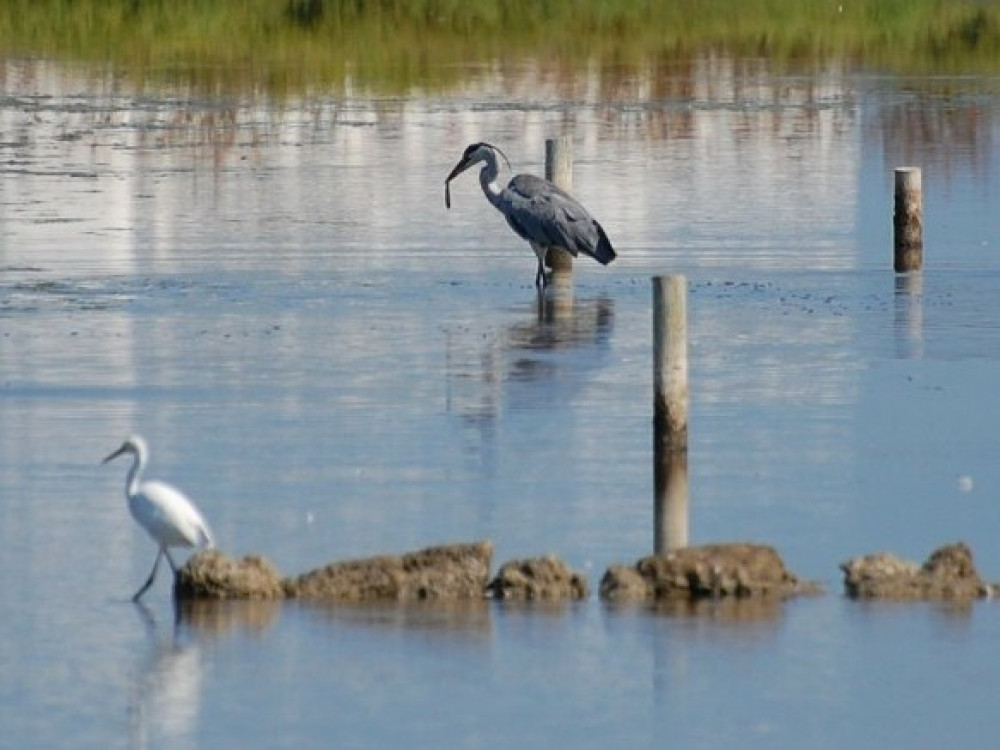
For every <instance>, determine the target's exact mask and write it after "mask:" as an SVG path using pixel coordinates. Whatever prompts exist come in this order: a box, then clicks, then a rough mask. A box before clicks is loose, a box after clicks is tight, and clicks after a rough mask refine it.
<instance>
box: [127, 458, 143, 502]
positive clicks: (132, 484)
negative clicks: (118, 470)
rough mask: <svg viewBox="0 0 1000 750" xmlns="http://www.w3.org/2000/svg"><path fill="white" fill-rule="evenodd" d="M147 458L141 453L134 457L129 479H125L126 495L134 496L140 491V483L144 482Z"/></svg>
mask: <svg viewBox="0 0 1000 750" xmlns="http://www.w3.org/2000/svg"><path fill="white" fill-rule="evenodd" d="M145 463H146V457H145V456H143V455H142V454H141V453H135V454H133V456H132V468H131V469H129V470H128V477H127V478H126V479H125V493H126V495H128V496H130V497H131V496H132V495H134V494H136V493H137V492H138V491H139V482H141V481H142V469H143V467H144V466H145Z"/></svg>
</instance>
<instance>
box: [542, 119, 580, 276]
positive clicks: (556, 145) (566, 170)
mask: <svg viewBox="0 0 1000 750" xmlns="http://www.w3.org/2000/svg"><path fill="white" fill-rule="evenodd" d="M545 179H546V180H548V181H549V182H551V183H553V184H554V185H555V186H556V187H558V188H560V189H562V190H565V191H566V192H567V193H568V192H570V191H572V190H573V141H572V139H570V138H569V137H567V136H562V137H561V138H547V139H545ZM545 265H546V266H548V267H549V268H551V269H552V272H553V274H570V273H572V272H573V256H572V255H570V254H569V253H567V252H566V251H565V250H551V249H550V250H549V252H548V254H547V255H546V257H545Z"/></svg>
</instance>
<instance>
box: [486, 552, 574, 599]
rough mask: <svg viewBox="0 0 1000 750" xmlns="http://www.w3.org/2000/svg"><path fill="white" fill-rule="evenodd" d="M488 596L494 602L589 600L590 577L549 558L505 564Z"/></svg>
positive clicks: (490, 584) (488, 590)
mask: <svg viewBox="0 0 1000 750" xmlns="http://www.w3.org/2000/svg"><path fill="white" fill-rule="evenodd" d="M486 593H487V594H488V595H489V596H492V597H493V598H494V599H517V600H524V601H530V600H535V599H544V600H548V601H561V600H567V599H586V598H587V597H588V596H590V586H589V584H588V583H587V579H586V577H584V576H583V575H581V574H580V573H575V572H573V571H572V570H570V569H569V567H568V566H567V565H566V563H564V562H563V561H562V560H560V559H559V558H558V557H554V556H552V555H549V556H547V557H536V558H531V559H526V560H511V561H510V562H508V563H504V564H503V565H501V566H500V570H499V571H497V574H496V576H495V577H494V578H493V580H492V581H490V583H489V585H488V586H487V587H486Z"/></svg>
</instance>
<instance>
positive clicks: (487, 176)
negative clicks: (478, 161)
mask: <svg viewBox="0 0 1000 750" xmlns="http://www.w3.org/2000/svg"><path fill="white" fill-rule="evenodd" d="M499 174H500V168H499V167H498V166H497V158H496V156H494V155H493V153H492V152H490V153H488V155H487V157H486V161H485V163H484V164H483V168H482V169H480V170H479V184H480V185H482V188H483V192H484V193H485V194H486V199H487V200H488V201H489V202H490V203H492V204H493V205H494V206H496V207H497V208H500V194H501V192H502V189H501V187H500V185H499V183H497V176H498V175H499Z"/></svg>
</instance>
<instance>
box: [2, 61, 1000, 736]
mask: <svg viewBox="0 0 1000 750" xmlns="http://www.w3.org/2000/svg"><path fill="white" fill-rule="evenodd" d="M5 75H6V80H5V82H4V83H5V86H4V98H3V99H2V100H0V133H2V136H0V141H2V143H0V156H2V159H0V161H2V167H0V168H2V169H3V171H4V180H3V181H2V183H0V514H2V523H0V535H2V538H0V571H3V572H2V573H0V600H2V601H3V602H4V604H3V605H2V607H3V613H4V617H3V619H4V623H5V629H6V633H7V637H6V638H4V639H2V641H0V673H2V674H3V675H4V677H3V679H2V680H0V698H2V700H0V726H3V727H4V739H3V740H2V741H0V742H2V743H10V744H11V746H24V745H26V744H37V745H39V746H43V745H44V746H59V745H62V746H79V745H81V744H86V745H97V746H108V747H115V746H123V745H129V746H153V747H156V746H170V747H175V746H187V745H190V746H212V745H218V744H221V743H223V742H225V743H227V744H243V745H255V746H262V747H263V746H267V747H270V746H283V745H288V746H297V747H301V746H313V745H315V746H320V745H322V746H329V745H330V744H331V742H332V743H333V744H336V745H338V746H346V747H355V746H356V747H362V746H387V745H404V744H406V745H418V746H419V745H425V746H429V745H434V746H445V745H451V746H497V745H501V746H546V747H548V746H551V744H552V742H553V741H555V740H556V739H558V740H560V741H562V740H565V741H566V742H568V743H572V744H574V745H577V746H594V747H606V746H607V745H609V744H611V743H623V744H628V745H631V746H635V745H639V746H642V745H652V744H654V743H655V744H662V741H663V739H664V737H670V738H671V739H675V740H676V742H677V744H684V745H686V746H691V747H728V746H732V745H734V744H736V743H741V744H744V745H748V746H761V747H765V746H766V747H775V746H785V747H832V746H837V747H840V746H897V747H921V746H937V745H941V744H943V743H944V742H949V743H952V744H960V745H966V746H967V745H974V744H977V741H979V739H980V737H981V736H984V735H985V732H987V731H989V730H990V729H991V725H990V722H989V717H990V715H991V712H990V704H989V703H988V701H989V700H990V699H991V696H992V695H993V694H995V691H996V689H997V687H1000V684H998V682H1000V680H998V679H997V677H996V674H997V670H996V669H995V668H994V667H995V665H996V664H997V657H998V655H1000V654H998V648H997V646H996V645H995V644H996V643H997V642H998V641H997V638H996V631H997V630H998V627H997V623H998V622H1000V620H998V616H997V613H996V612H995V611H994V605H993V604H991V603H979V604H977V605H975V606H973V607H971V608H967V609H955V608H949V607H939V606H923V605H909V606H892V605H881V606H867V605H861V604H857V603H852V602H849V601H845V600H844V599H842V598H841V597H840V596H839V577H838V571H837V567H836V566H837V564H838V563H839V562H840V561H841V560H843V559H844V558H846V557H848V556H850V555H854V554H861V553H865V552H869V551H874V550H880V549H888V550H892V551H895V552H898V553H900V554H903V555H906V556H909V557H913V558H920V559H922V558H923V557H924V556H926V555H927V554H928V553H929V552H930V551H931V549H933V548H934V547H935V546H937V545H939V544H942V543H944V542H948V541H952V540H955V539H963V540H966V541H967V542H969V544H970V545H971V546H972V547H973V549H974V550H975V552H976V555H977V562H978V563H979V565H980V567H981V569H982V570H983V572H984V573H985V574H986V575H987V576H988V577H990V576H991V577H993V578H1000V573H998V571H1000V552H998V551H997V549H996V546H995V544H993V540H994V539H995V538H996V536H997V531H998V526H1000V523H998V516H997V511H996V507H995V502H994V499H993V498H994V496H995V495H996V488H997V486H998V484H1000V476H998V474H1000V469H998V468H997V464H996V461H995V448H994V444H995V432H996V431H995V429H994V424H995V419H996V411H997V409H996V401H995V395H994V391H995V383H996V382H997V380H998V376H1000V371H998V370H1000V367H998V363H1000V330H998V329H1000V326H998V323H997V320H1000V316H998V313H1000V303H998V300H1000V294H998V292H1000V253H998V248H997V245H996V242H997V238H998V237H1000V219H998V214H997V212H996V211H995V206H996V203H997V196H998V194H1000V181H998V167H1000V164H998V161H1000V156H998V152H997V151H996V149H995V148H994V147H993V146H994V144H995V142H996V139H997V136H998V130H1000V125H998V123H1000V116H998V100H997V99H996V96H995V93H994V92H993V91H992V89H991V87H992V88H995V81H990V80H985V81H984V80H980V79H966V80H962V79H956V80H951V81H940V80H899V79H893V78H879V77H871V76H856V75H852V74H849V73H847V72H843V71H837V70H832V71H829V72H827V73H825V74H822V75H818V76H812V77H785V78H776V77H774V76H771V75H769V74H768V72H767V69H766V66H761V65H736V64H733V63H732V62H727V61H722V60H710V61H704V62H702V63H700V64H699V65H697V66H695V70H694V73H693V75H692V78H691V80H690V81H686V82H685V83H686V84H688V85H685V86H677V87H671V86H667V87H665V90H666V91H668V92H670V91H675V90H676V91H683V92H685V93H684V94H683V95H680V94H676V95H674V94H669V93H668V94H666V95H663V96H661V97H659V98H657V97H654V96H653V95H651V94H649V93H648V89H649V87H644V86H642V85H641V84H642V82H637V83H636V84H635V86H634V88H626V89H625V90H624V91H621V92H616V93H615V94H614V95H613V96H612V95H608V94H607V92H601V91H598V90H596V88H594V87H590V88H588V87H587V86H586V85H583V84H580V85H579V88H578V89H576V90H574V91H572V92H566V91H564V90H562V89H561V88H560V87H559V86H558V85H556V84H555V83H551V82H548V81H547V80H546V79H545V78H544V76H540V75H538V73H537V71H533V70H532V69H530V68H529V69H526V70H525V71H524V72H523V78H521V79H510V78H499V77H498V78H491V77H490V76H489V75H487V74H484V75H483V77H482V78H481V79H477V80H474V81H473V82H472V83H470V84H469V87H468V89H467V90H464V91H463V92H461V93H459V94H455V95H454V96H452V97H443V98H438V99H422V98H419V97H414V98H408V99H399V100H379V101H369V100H365V99H356V100H346V101H328V100H324V99H322V98H318V99H315V100H309V101H306V102H303V103H301V105H284V106H283V107H282V108H280V109H278V108H276V107H273V106H269V105H268V104H267V103H258V102H253V101H247V102H239V101H235V102H234V101H224V102H203V101H192V100H188V99H185V98H184V97H183V96H182V95H180V94H177V93H175V92H163V93H162V94H159V95H156V96H153V95H150V94H148V93H145V94H142V95H139V94H134V93H131V92H129V91H128V90H127V89H126V88H124V87H122V86H120V85H115V86H110V85H109V84H108V83H107V82H106V81H104V80H100V79H97V80H95V79H92V78H90V77H88V76H87V75H86V73H85V72H83V71H78V70H73V69H69V68H65V67H59V66H54V65H50V64H45V63H33V64H30V65H29V64H23V65H20V66H18V65H9V66H8V67H7V68H5ZM654 88H656V87H654ZM656 90H664V89H663V87H660V88H657V89H656ZM644 92H645V93H644ZM562 132H570V133H572V135H573V139H574V151H575V157H576V167H575V186H576V187H575V191H574V192H576V193H577V194H578V195H579V197H580V198H581V199H582V200H583V202H584V203H585V204H586V205H588V206H589V207H590V208H591V209H592V210H593V211H594V213H595V214H597V216H598V218H600V220H601V221H602V223H603V224H604V226H605V228H606V229H607V230H608V232H609V234H610V235H611V236H612V239H613V240H614V242H615V244H616V246H617V247H618V249H619V253H620V258H619V260H618V261H616V262H615V263H614V264H613V265H612V266H610V267H608V268H606V269H602V268H600V267H598V266H597V265H596V264H592V263H589V262H582V261H581V262H579V263H578V264H577V273H576V279H575V288H574V294H573V298H572V300H571V305H569V306H559V305H553V304H544V303H543V304H541V305H540V303H539V301H538V300H537V298H536V295H535V291H534V289H533V287H532V280H533V276H534V260H533V257H532V255H531V253H530V251H529V250H528V248H527V247H525V246H523V244H522V243H520V241H519V240H517V239H516V238H515V237H514V236H513V235H512V234H511V233H510V232H509V230H508V229H507V228H506V226H505V224H504V222H503V220H502V219H501V218H500V217H499V216H498V215H496V214H495V212H494V211H493V209H492V208H491V207H490V206H489V205H488V204H487V203H486V201H485V200H483V198H482V196H481V195H479V188H478V185H477V184H476V181H475V179H474V177H472V176H468V177H463V178H461V179H460V180H458V181H457V182H455V183H454V184H453V185H452V200H453V203H452V210H451V211H450V212H449V211H446V210H445V207H444V196H443V189H442V188H443V178H444V176H445V175H446V174H447V172H448V170H449V169H450V168H451V166H452V165H453V164H454V162H455V161H456V160H457V159H458V157H459V155H460V153H461V149H462V148H463V147H464V145H465V144H466V143H468V142H471V141H475V140H489V141H492V142H496V143H498V144H499V145H501V146H502V148H504V150H505V151H506V152H507V154H508V155H509V156H510V157H511V159H512V160H513V161H514V164H515V168H516V169H518V170H526V171H538V172H540V171H541V163H540V162H541V159H542V155H543V153H544V148H543V147H544V139H545V138H546V137H550V136H552V135H557V134H560V133H562ZM904 163H907V164H910V163H912V164H917V165H920V166H922V167H923V169H924V185H925V193H926V198H925V201H926V203H925V211H926V215H925V240H926V251H925V253H926V269H925V271H924V272H923V274H922V275H921V276H920V277H918V278H916V279H911V280H909V281H904V280H901V279H897V278H896V277H895V276H894V275H893V274H892V272H891V268H890V266H891V236H890V231H891V191H892V168H893V167H894V166H897V165H902V164H904ZM659 273H684V274H686V275H687V276H688V278H689V280H690V300H689V315H690V319H691V378H692V415H691V419H692V423H691V448H690V494H691V507H692V510H691V538H692V541H693V542H702V541H716V540H726V539H750V540H759V541H766V542H769V543H772V544H774V545H775V546H777V547H778V549H779V550H780V551H781V553H782V554H783V556H784V557H785V559H786V561H787V562H788V564H789V566H790V567H791V568H792V569H793V570H794V571H795V572H796V573H798V574H800V575H803V576H806V577H809V578H814V579H819V580H821V581H823V582H824V583H826V584H827V586H828V589H829V594H828V595H827V596H825V597H822V598H819V599H809V600H806V601H800V602H793V603H789V604H786V605H784V606H777V607H763V608H761V607H734V606H732V605H731V604H729V603H722V604H719V605H706V606H704V607H700V608H699V610H698V611H697V612H696V613H691V612H688V611H676V610H673V611H671V610H660V611H649V610H647V609H644V608H616V607H607V606H604V605H602V604H600V603H599V602H597V601H596V600H591V601H588V602H584V603H581V604H577V605H572V606H566V607H553V608H544V607H535V608H530V607H529V608H523V607H512V606H505V605H481V606H480V605H476V606H463V607H436V606H417V607H401V608H400V607H375V608H350V607H347V608H344V607H340V608H338V607H310V606H302V605H284V606H277V607H274V606H264V605H244V604H238V605H218V606H211V605H209V606H204V607H197V608H194V609H193V610H190V611H184V612H182V613H181V617H180V620H179V621H178V622H177V623H176V624H175V621H174V619H175V618H174V612H173V611H172V608H171V606H170V604H169V603H168V593H167V583H166V576H164V577H163V579H162V580H161V581H159V582H158V584H157V585H156V586H155V587H154V589H153V590H152V591H151V592H150V593H149V595H147V604H148V609H144V608H137V607H134V606H133V605H131V604H130V603H128V601H127V598H128V595H129V594H130V593H131V592H132V591H133V590H134V589H135V588H136V587H138V585H139V583H140V582H141V581H142V580H143V577H144V576H145V575H146V573H147V570H148V566H149V565H150V564H151V563H152V558H153V555H154V549H153V548H152V545H151V543H150V542H149V541H148V540H147V539H145V538H143V536H142V535H141V533H140V532H139V531H138V530H137V529H136V528H135V526H134V523H133V522H132V521H131V519H130V518H129V516H128V513H127V511H126V510H125V508H124V503H123V499H124V498H123V497H122V486H123V478H124V473H125V470H126V467H125V465H123V464H122V465H119V464H112V465H110V466H104V467H102V466H99V465H98V462H99V461H100V459H101V458H102V457H103V456H105V455H107V454H108V453H109V452H110V451H111V450H113V449H114V448H115V447H116V446H117V445H118V444H119V443H120V441H121V440H122V439H123V437H124V436H125V435H127V434H128V433H129V432H132V431H141V432H142V433H143V434H145V435H146V437H147V438H148V439H149V441H150V443H151V447H152V458H153V466H152V470H151V474H153V475H155V476H157V477H162V478H164V479H168V480H169V481H171V482H174V483H176V484H177V485H179V486H181V487H183V488H184V489H185V490H186V491H188V492H189V494H191V495H192V496H193V497H194V498H195V499H196V501H197V502H198V504H199V505H200V507H201V508H202V510H203V511H204V512H205V514H206V515H207V516H208V518H209V519H210V521H211V523H212V525H213V527H214V530H215V532H216V536H217V537H218V540H219V544H220V546H221V547H222V548H223V549H225V550H227V551H229V552H231V553H234V554H245V553H250V552H256V553H260V554H264V555H266V556H267V557H269V558H270V559H272V560H274V561H275V563H276V564H277V565H278V567H279V568H280V569H281V570H282V571H284V572H286V573H293V572H300V571H303V570H306V569H309V568H311V567H314V566H317V565H321V564H324V563H326V562H328V561H330V560H332V559H344V558H349V557H357V556H364V555H371V554H377V553H383V552H400V551H404V550H409V549H414V548H418V547H422V546H427V545H430V544H436V543H440V542H447V541H458V540H470V539H480V538H486V539H490V540H492V541H493V543H494V544H495V546H496V560H497V562H501V561H504V560H508V559H511V558H513V557H518V556H525V555H537V554H542V553H548V552H552V553H556V554H558V555H560V556H562V557H564V558H565V559H566V560H567V561H568V562H569V563H570V564H571V565H572V566H574V567H576V568H579V569H581V570H584V571H585V572H586V573H587V574H588V577H589V578H590V581H591V584H592V586H593V587H595V588H596V585H597V583H598V581H599V579H600V575H601V573H602V572H603V570H604V568H605V567H606V566H607V565H608V564H610V563H613V562H621V561H630V560H634V559H636V558H637V557H639V556H641V555H644V554H647V553H648V552H649V551H650V550H651V547H652V544H653V530H652V528H651V525H652V523H651V521H652V505H653V502H652V492H653V488H652V484H653V472H652V467H651V455H650V453H651V439H650V438H651V436H650V416H651V415H650V404H651V401H652V395H651V365H650V327H651V326H650V311H649V302H650V288H649V286H650V285H649V277H650V276H651V275H654V274H659ZM970 685H972V686H975V687H974V689H970V688H969V686H970ZM988 696H989V697H988Z"/></svg>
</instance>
